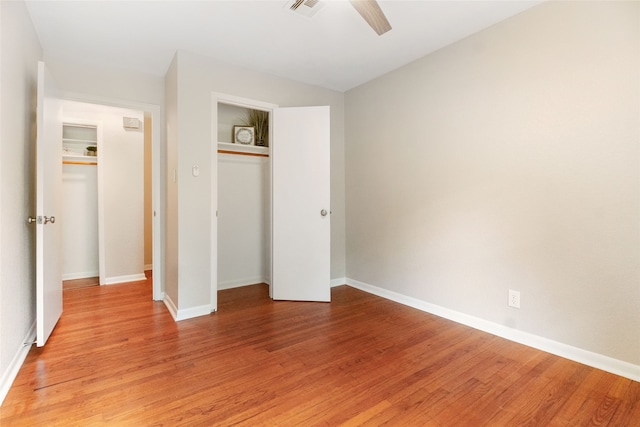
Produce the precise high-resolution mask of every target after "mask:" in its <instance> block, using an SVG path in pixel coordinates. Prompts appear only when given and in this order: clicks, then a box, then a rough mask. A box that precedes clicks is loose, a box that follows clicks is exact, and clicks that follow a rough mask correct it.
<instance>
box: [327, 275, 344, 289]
mask: <svg viewBox="0 0 640 427" xmlns="http://www.w3.org/2000/svg"><path fill="white" fill-rule="evenodd" d="M346 284H347V279H346V278H345V277H338V278H337V279H331V287H332V288H333V287H336V286H342V285H346Z"/></svg>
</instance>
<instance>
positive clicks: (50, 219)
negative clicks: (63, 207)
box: [44, 216, 56, 224]
mask: <svg viewBox="0 0 640 427" xmlns="http://www.w3.org/2000/svg"><path fill="white" fill-rule="evenodd" d="M49 222H50V223H51V224H55V222H56V217H55V216H45V217H44V223H45V224H47V223H49Z"/></svg>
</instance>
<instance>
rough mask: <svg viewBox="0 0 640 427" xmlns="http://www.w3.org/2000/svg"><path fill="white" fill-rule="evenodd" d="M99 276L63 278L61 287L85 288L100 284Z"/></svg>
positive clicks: (65, 288) (64, 288)
mask: <svg viewBox="0 0 640 427" xmlns="http://www.w3.org/2000/svg"><path fill="white" fill-rule="evenodd" d="M99 279H100V278H99V277H87V278H84V279H73V280H64V281H63V282H62V289H63V290H65V291H66V290H68V289H78V288H86V287H88V286H99V285H100V280H99Z"/></svg>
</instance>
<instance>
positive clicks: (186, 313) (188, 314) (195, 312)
mask: <svg viewBox="0 0 640 427" xmlns="http://www.w3.org/2000/svg"><path fill="white" fill-rule="evenodd" d="M163 301H164V305H166V306H167V308H168V309H169V313H171V317H173V320H174V321H176V322H179V321H181V320H187V319H192V318H194V317H200V316H207V315H209V314H211V313H212V312H213V311H215V310H212V308H211V305H210V304H207V305H200V306H198V307H191V308H187V309H185V310H178V308H177V307H176V305H175V304H174V302H173V300H171V297H170V296H169V295H165V297H164V299H163Z"/></svg>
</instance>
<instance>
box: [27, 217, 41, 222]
mask: <svg viewBox="0 0 640 427" xmlns="http://www.w3.org/2000/svg"><path fill="white" fill-rule="evenodd" d="M27 221H29V224H35V223H37V222H38V218H37V217H32V216H30V217H29V218H28V219H27Z"/></svg>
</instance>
